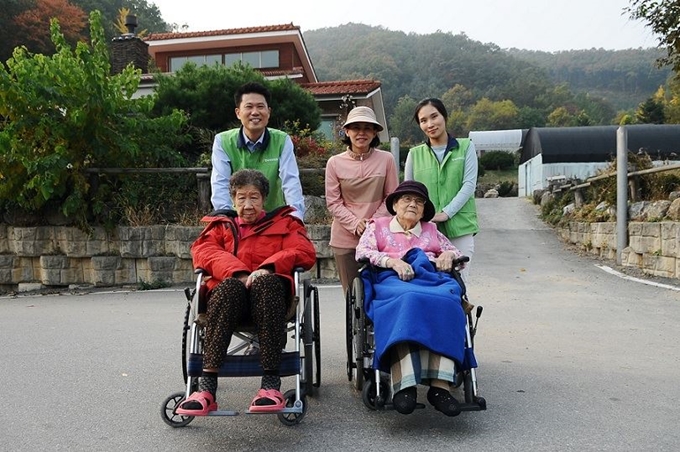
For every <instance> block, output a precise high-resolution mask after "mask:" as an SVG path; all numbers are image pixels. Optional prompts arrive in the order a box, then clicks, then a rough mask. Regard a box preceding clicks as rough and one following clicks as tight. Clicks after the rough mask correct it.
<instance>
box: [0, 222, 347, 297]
mask: <svg viewBox="0 0 680 452" xmlns="http://www.w3.org/2000/svg"><path fill="white" fill-rule="evenodd" d="M201 229H202V228H201V227H186V226H144V227H118V228H116V229H115V230H113V231H111V232H108V231H106V230H104V229H103V228H95V229H94V230H93V231H92V232H91V233H90V234H88V233H85V232H83V231H81V230H79V229H77V228H71V227H62V226H41V227H14V226H7V225H4V224H0V291H4V292H7V291H17V290H19V291H21V290H33V289H37V288H46V287H68V286H87V285H91V286H97V287H106V286H125V285H136V284H139V283H142V282H144V283H157V282H163V283H168V284H185V283H186V284H190V283H193V281H194V273H193V265H192V261H191V253H190V246H191V243H192V242H193V241H194V240H195V239H196V237H197V236H198V234H199V233H200V232H201ZM308 231H309V235H310V239H311V240H312V241H313V242H314V244H315V246H316V249H317V257H318V259H317V265H316V266H315V267H314V268H312V269H311V270H310V271H309V275H308V276H310V277H319V278H336V277H337V274H336V271H335V265H334V261H333V255H332V252H331V250H330V247H329V246H328V240H329V239H330V227H329V226H326V225H310V226H308Z"/></svg>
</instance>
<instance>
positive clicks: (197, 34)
mask: <svg viewBox="0 0 680 452" xmlns="http://www.w3.org/2000/svg"><path fill="white" fill-rule="evenodd" d="M291 30H298V31H300V27H298V26H296V25H293V24H292V23H290V24H283V25H266V26H261V27H247V28H230V29H226V30H211V31H191V32H179V33H152V34H150V35H148V36H146V37H144V38H143V39H144V41H161V40H165V39H184V38H203V37H207V36H224V35H242V34H247V33H267V32H272V31H291Z"/></svg>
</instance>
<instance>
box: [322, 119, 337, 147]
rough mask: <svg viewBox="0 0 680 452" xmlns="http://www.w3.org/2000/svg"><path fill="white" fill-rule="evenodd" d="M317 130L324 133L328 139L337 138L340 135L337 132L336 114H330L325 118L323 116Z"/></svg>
mask: <svg viewBox="0 0 680 452" xmlns="http://www.w3.org/2000/svg"><path fill="white" fill-rule="evenodd" d="M317 132H321V133H323V134H324V136H325V137H326V139H327V140H328V141H335V140H337V139H338V137H337V135H336V133H335V117H334V116H328V117H325V118H324V117H322V118H321V125H320V126H319V128H318V129H317Z"/></svg>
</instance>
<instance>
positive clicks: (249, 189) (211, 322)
mask: <svg viewBox="0 0 680 452" xmlns="http://www.w3.org/2000/svg"><path fill="white" fill-rule="evenodd" d="M229 191H230V195H231V197H232V200H233V205H234V209H235V212H234V211H225V212H224V213H225V215H220V216H208V217H205V218H204V219H203V220H204V221H208V222H209V223H208V226H206V228H205V229H204V230H203V232H202V233H201V235H200V236H199V237H198V239H196V241H195V242H194V243H193V245H192V246H191V253H192V256H193V263H194V267H195V268H202V269H204V270H205V271H206V272H207V273H208V274H210V275H211V278H210V279H209V280H208V281H207V284H208V288H209V289H210V296H209V299H208V310H207V326H206V334H205V344H204V348H203V351H204V356H203V372H202V375H201V378H200V382H199V389H198V391H196V392H194V393H193V394H191V396H190V397H189V398H187V399H186V400H185V401H184V402H183V403H182V404H181V405H180V407H179V408H178V409H177V413H178V414H181V415H189V416H203V415H207V414H208V412H210V411H214V410H217V403H216V402H215V393H216V390H217V376H218V371H219V368H220V366H221V365H222V362H223V357H224V356H225V354H226V350H227V348H228V346H229V342H230V340H231V336H232V334H233V333H234V330H235V329H236V328H237V326H238V325H239V324H241V323H243V322H244V321H245V320H248V319H251V320H252V321H253V322H254V323H255V325H256V327H257V334H258V336H259V340H260V362H261V364H262V369H263V370H264V374H263V376H262V383H261V387H260V390H259V391H258V392H257V395H256V396H255V398H254V399H253V401H252V403H251V406H250V411H251V412H276V411H280V410H281V409H283V408H284V407H285V400H284V398H283V395H282V394H281V392H280V387H281V378H280V377H279V365H280V362H281V348H282V344H281V338H282V337H283V336H284V329H285V325H286V316H287V313H288V311H289V309H290V308H291V300H292V295H293V294H294V289H295V288H294V287H293V278H292V276H291V275H292V274H293V270H294V269H295V268H296V267H302V268H304V269H305V270H308V269H310V268H311V267H312V266H313V265H314V263H315V262H316V250H315V248H314V245H313V244H312V242H310V240H309V238H308V237H307V232H306V230H305V227H304V224H303V223H302V221H301V220H300V219H298V218H297V217H295V216H294V215H293V212H294V211H295V209H293V208H292V207H289V206H283V207H279V208H277V209H275V210H273V211H272V212H268V213H267V212H265V211H264V210H263V206H264V201H265V199H266V197H267V194H268V193H269V182H268V181H267V178H266V177H265V176H264V175H263V174H262V173H261V172H259V171H256V170H251V169H244V170H240V171H237V172H236V173H234V174H233V175H232V177H231V180H230V182H229Z"/></svg>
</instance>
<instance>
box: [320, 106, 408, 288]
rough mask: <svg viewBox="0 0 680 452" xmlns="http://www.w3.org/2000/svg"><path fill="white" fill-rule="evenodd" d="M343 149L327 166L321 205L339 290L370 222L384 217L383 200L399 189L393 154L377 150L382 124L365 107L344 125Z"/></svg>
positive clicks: (354, 269) (354, 267) (354, 268)
mask: <svg viewBox="0 0 680 452" xmlns="http://www.w3.org/2000/svg"><path fill="white" fill-rule="evenodd" d="M343 130H344V131H345V138H344V139H343V143H345V144H346V145H347V150H346V151H345V152H343V153H342V154H338V155H334V156H333V157H331V158H330V159H328V163H327V164H326V205H327V206H328V210H329V211H330V213H331V215H332V216H333V224H332V225H331V240H330V246H331V249H332V250H333V256H334V257H335V266H336V268H337V271H338V276H339V277H340V283H341V284H342V289H343V291H347V287H348V286H349V285H350V284H351V282H352V280H353V279H354V278H355V277H356V276H357V275H358V270H359V266H358V264H357V262H356V260H355V259H354V253H355V250H356V246H357V243H359V237H360V236H361V234H362V233H363V232H364V230H365V229H366V224H367V223H368V221H369V220H370V219H371V218H377V217H383V216H389V213H388V212H387V209H386V208H385V197H386V196H387V195H388V194H390V193H392V191H394V189H395V188H397V185H399V176H398V174H397V166H396V164H395V162H394V158H393V157H392V154H391V153H389V152H386V151H381V150H380V149H377V146H378V145H379V144H380V139H379V138H378V132H380V131H381V130H383V126H382V125H381V124H380V123H379V122H378V121H377V120H376V117H375V113H374V112H373V110H371V109H370V108H369V107H356V108H354V109H352V111H350V112H349V114H348V115H347V121H345V124H344V126H343Z"/></svg>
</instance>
